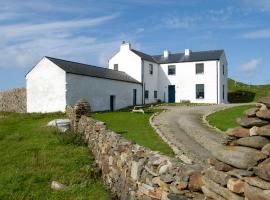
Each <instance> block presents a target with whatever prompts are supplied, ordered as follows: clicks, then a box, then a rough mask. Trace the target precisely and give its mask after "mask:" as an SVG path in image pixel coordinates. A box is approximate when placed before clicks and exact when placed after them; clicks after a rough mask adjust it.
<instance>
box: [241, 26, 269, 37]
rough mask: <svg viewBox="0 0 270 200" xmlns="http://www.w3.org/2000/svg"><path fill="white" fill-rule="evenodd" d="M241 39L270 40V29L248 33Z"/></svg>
mask: <svg viewBox="0 0 270 200" xmlns="http://www.w3.org/2000/svg"><path fill="white" fill-rule="evenodd" d="M243 37H244V38H246V39H270V28H269V29H262V30H257V31H252V32H248V33H246V34H244V35H243Z"/></svg>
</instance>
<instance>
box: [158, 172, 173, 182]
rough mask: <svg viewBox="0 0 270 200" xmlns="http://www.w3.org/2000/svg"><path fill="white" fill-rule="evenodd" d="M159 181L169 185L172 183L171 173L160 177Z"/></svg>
mask: <svg viewBox="0 0 270 200" xmlns="http://www.w3.org/2000/svg"><path fill="white" fill-rule="evenodd" d="M160 179H161V180H162V181H164V182H165V183H171V182H173V181H174V178H173V175H172V174H171V173H165V174H162V175H161V176H160Z"/></svg>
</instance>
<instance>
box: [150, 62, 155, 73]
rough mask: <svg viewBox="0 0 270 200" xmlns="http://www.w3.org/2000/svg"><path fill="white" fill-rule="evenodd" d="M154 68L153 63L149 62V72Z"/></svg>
mask: <svg viewBox="0 0 270 200" xmlns="http://www.w3.org/2000/svg"><path fill="white" fill-rule="evenodd" d="M153 71H154V68H153V64H149V74H153Z"/></svg>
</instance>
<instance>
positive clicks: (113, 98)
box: [110, 95, 115, 111]
mask: <svg viewBox="0 0 270 200" xmlns="http://www.w3.org/2000/svg"><path fill="white" fill-rule="evenodd" d="M110 110H111V111H114V110H115V96H114V95H111V96H110Z"/></svg>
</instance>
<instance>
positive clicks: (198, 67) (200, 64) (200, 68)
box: [196, 63, 204, 74]
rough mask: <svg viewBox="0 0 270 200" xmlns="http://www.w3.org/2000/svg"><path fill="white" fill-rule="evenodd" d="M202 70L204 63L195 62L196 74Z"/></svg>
mask: <svg viewBox="0 0 270 200" xmlns="http://www.w3.org/2000/svg"><path fill="white" fill-rule="evenodd" d="M203 72H204V64H203V63H197V64H196V74H202V73H203Z"/></svg>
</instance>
